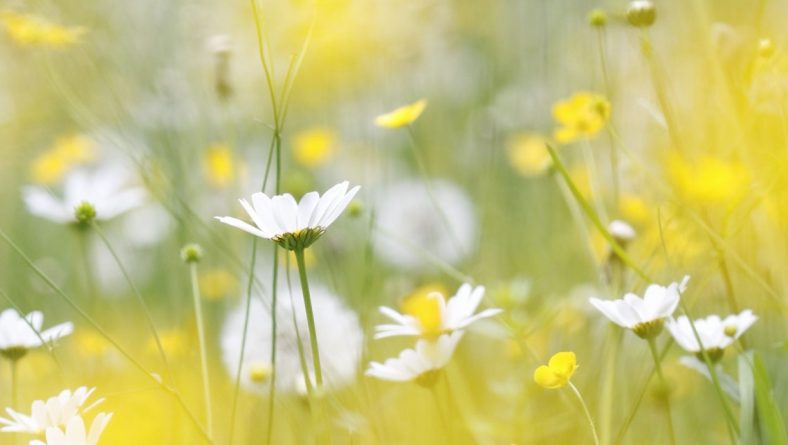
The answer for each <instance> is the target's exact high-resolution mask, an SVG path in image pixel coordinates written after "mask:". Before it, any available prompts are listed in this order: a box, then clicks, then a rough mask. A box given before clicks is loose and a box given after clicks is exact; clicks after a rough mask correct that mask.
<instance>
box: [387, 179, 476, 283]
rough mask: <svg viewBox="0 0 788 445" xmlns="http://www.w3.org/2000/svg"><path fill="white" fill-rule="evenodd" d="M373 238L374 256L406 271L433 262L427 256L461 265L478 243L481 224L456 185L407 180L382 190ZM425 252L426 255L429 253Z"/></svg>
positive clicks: (472, 206) (467, 199) (469, 203)
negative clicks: (479, 225)
mask: <svg viewBox="0 0 788 445" xmlns="http://www.w3.org/2000/svg"><path fill="white" fill-rule="evenodd" d="M377 196H378V200H377V202H376V203H375V204H374V205H373V206H372V207H374V208H375V209H376V211H377V218H376V223H377V226H376V229H377V230H375V231H374V232H373V234H372V236H373V240H372V241H373V243H374V244H375V254H377V255H379V256H380V258H381V259H382V260H384V261H385V262H387V263H389V264H391V265H394V266H398V267H401V268H403V269H408V270H423V269H424V268H425V267H429V266H430V264H431V263H430V262H429V259H428V258H429V255H434V256H436V257H438V258H440V259H441V260H442V261H444V262H446V263H448V264H457V263H458V262H459V261H461V260H462V259H463V258H465V257H466V256H467V255H468V254H470V253H471V251H472V250H473V248H474V247H475V245H476V241H477V233H478V224H477V219H476V212H475V209H474V205H473V202H472V201H471V200H470V198H469V197H468V196H467V194H466V193H465V192H464V191H463V190H462V189H461V188H459V187H457V186H456V185H455V184H453V183H451V182H448V181H443V180H433V181H431V182H430V183H429V184H426V183H424V182H421V181H415V180H404V181H400V182H397V183H394V184H391V185H389V186H387V187H385V188H384V189H382V190H381V191H380V192H379V193H378V194H377ZM425 254H426V255H425Z"/></svg>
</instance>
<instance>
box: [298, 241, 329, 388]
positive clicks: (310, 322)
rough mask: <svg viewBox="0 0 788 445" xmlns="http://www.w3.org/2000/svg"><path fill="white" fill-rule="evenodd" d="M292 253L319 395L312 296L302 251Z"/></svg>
mask: <svg viewBox="0 0 788 445" xmlns="http://www.w3.org/2000/svg"><path fill="white" fill-rule="evenodd" d="M293 252H295V257H296V262H297V263H298V276H299V278H300V279H301V293H302V294H303V297H304V306H305V308H306V321H307V326H308V327H309V345H310V347H311V348H312V364H313V366H314V368H315V386H316V387H317V391H318V393H319V392H321V391H322V389H323V370H322V368H321V367H320V351H319V350H318V348H317V330H316V329H315V315H314V312H313V310H312V296H311V295H310V294H309V282H308V281H307V278H306V264H305V262H304V249H303V248H301V249H296V250H294V251H293Z"/></svg>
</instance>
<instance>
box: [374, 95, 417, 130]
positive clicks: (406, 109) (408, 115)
mask: <svg viewBox="0 0 788 445" xmlns="http://www.w3.org/2000/svg"><path fill="white" fill-rule="evenodd" d="M425 108H427V99H419V100H417V101H416V102H413V103H412V104H408V105H404V106H401V107H399V108H397V109H395V110H392V111H390V112H388V113H385V114H381V115H380V116H378V117H376V118H375V125H377V126H378V127H384V128H400V127H404V126H406V125H410V124H412V123H413V122H414V121H415V120H416V119H418V118H419V116H421V113H423V112H424V109H425Z"/></svg>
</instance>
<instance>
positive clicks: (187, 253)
mask: <svg viewBox="0 0 788 445" xmlns="http://www.w3.org/2000/svg"><path fill="white" fill-rule="evenodd" d="M202 253H203V251H202V247H200V245H199V244H194V243H192V244H187V245H185V246H183V249H181V259H182V260H183V261H184V262H186V263H197V262H199V261H200V259H202Z"/></svg>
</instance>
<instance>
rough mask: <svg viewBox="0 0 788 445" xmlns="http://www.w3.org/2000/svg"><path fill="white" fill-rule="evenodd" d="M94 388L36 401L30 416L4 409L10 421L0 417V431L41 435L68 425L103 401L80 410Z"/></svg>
mask: <svg viewBox="0 0 788 445" xmlns="http://www.w3.org/2000/svg"><path fill="white" fill-rule="evenodd" d="M95 389H96V388H90V389H88V388H87V387H84V386H82V387H79V388H77V389H75V390H74V391H73V392H72V391H71V390H68V389H67V390H65V391H62V392H61V393H60V394H58V395H57V396H55V397H50V398H49V399H48V400H46V401H43V400H36V401H35V402H33V406H32V407H31V410H30V412H31V414H30V415H29V416H28V415H25V414H21V413H19V412H17V411H14V410H13V409H11V408H6V412H7V413H8V415H9V416H10V419H5V418H2V417H0V424H3V425H5V426H3V427H2V428H0V431H3V432H7V433H30V434H41V433H44V432H45V431H46V430H47V428H52V427H54V428H58V427H61V426H64V425H66V424H68V422H69V421H70V420H71V419H72V418H74V417H75V416H79V415H80V414H81V413H83V412H85V411H87V410H89V409H90V408H93V407H94V406H96V405H98V404H99V403H101V402H102V401H103V399H99V400H97V401H96V402H94V403H93V404H91V405H90V406H89V407H87V408H85V409H82V405H84V404H85V402H86V401H87V399H88V397H90V395H91V394H93V391H95Z"/></svg>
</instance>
